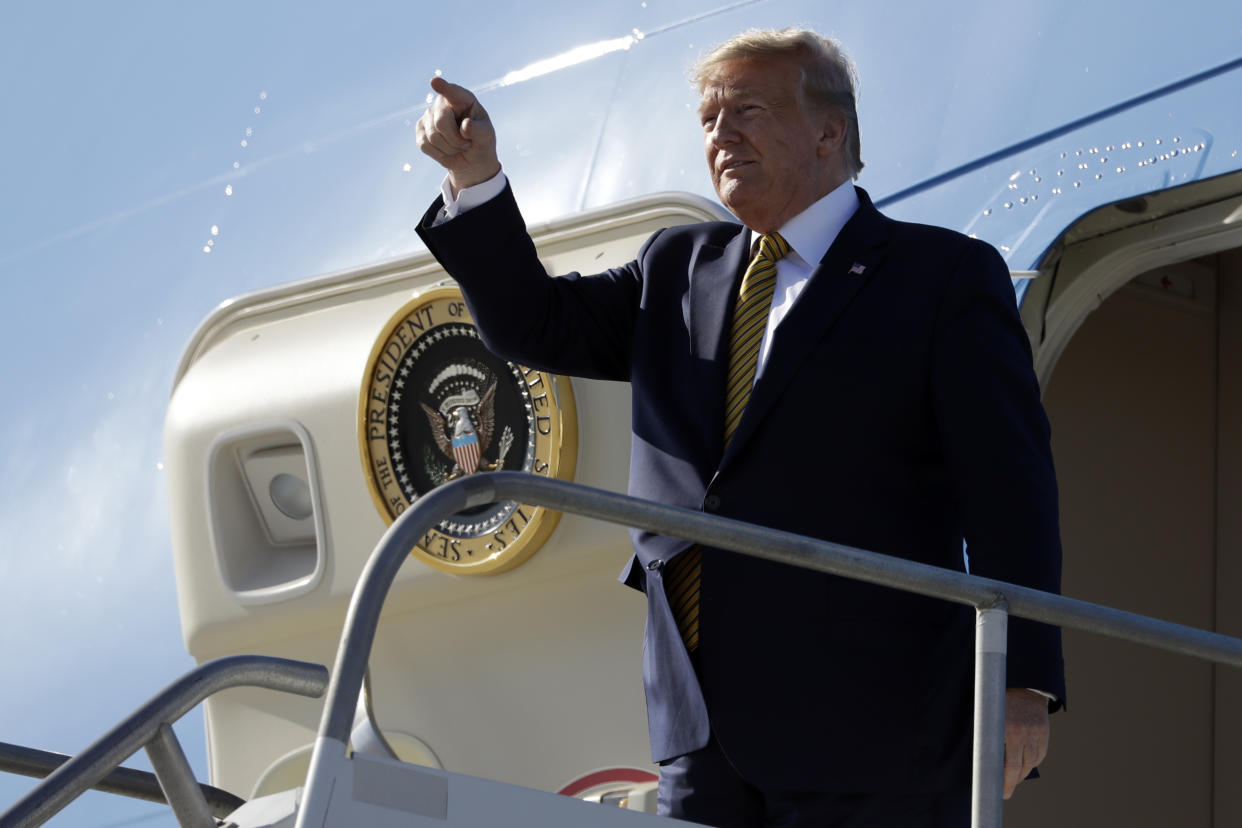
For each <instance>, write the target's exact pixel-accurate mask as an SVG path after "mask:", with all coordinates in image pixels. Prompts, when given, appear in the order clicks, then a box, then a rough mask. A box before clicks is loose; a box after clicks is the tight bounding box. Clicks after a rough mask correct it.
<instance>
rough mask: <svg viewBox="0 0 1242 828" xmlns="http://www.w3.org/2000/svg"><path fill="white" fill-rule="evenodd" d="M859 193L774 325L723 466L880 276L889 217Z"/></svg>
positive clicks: (864, 194) (865, 195)
mask: <svg viewBox="0 0 1242 828" xmlns="http://www.w3.org/2000/svg"><path fill="white" fill-rule="evenodd" d="M858 194H859V202H860V203H859V205H858V210H857V211H856V212H855V213H854V215H853V216H852V217H851V218H850V220H849V221H848V222H846V224H845V227H843V228H841V232H840V233H839V234H838V235H837V238H836V240H835V241H834V242H833V243H832V246H831V247H829V248H828V252H827V253H825V254H824V258H823V260H822V261H821V262H820V263H819V266H818V267H816V268H815V270H814V271H813V272H812V274H811V280H810V282H808V283H807V286H806V287H805V288H804V289H803V291H802V295H801V296H799V297H798V300H797V302H795V303H794V306H793V308H792V309H791V310H790V311H789V314H788V315H787V316H786V317H785V318H784V320H782V321H781V324H780V326H779V327H778V328H777V329H776V332H775V334H774V338H773V340H772V347H771V351H770V352H769V354H768V361H767V363H766V364H765V365H764V369H763V374H762V375H761V376H760V377H759V380H758V382H756V383H755V388H754V390H753V391H752V392H751V396H750V401H749V402H748V403H747V404H746V410H745V412H743V414H742V421H741V422H740V423H739V424H738V427H737V431H736V432H735V433H734V435H733V440H732V442H731V443H730V444H729V448H728V450H727V451H726V452H725V454H724V457H723V458H722V460H721V464H720V465H721V468H723V467H724V466H725V465H726V464H727V463H728V462H729V460H730V458H731V457H732V456H733V455H734V454H736V453H737V451H738V450H739V448H740V447H741V446H742V445H744V444H745V443H746V441H747V440H748V439H749V438H750V436H751V435H752V434H753V433H754V431H755V429H756V428H757V427H758V424H759V423H760V422H761V421H762V420H763V416H764V414H765V413H766V412H767V410H768V409H769V408H770V407H771V406H772V404H773V403H774V402H775V401H776V400H777V399H778V398H779V397H780V395H781V393H782V392H783V391H784V389H785V388H786V387H787V386H788V385H789V382H790V380H792V379H793V376H794V374H796V373H797V371H798V369H799V368H801V367H802V365H803V363H804V362H805V361H806V357H807V354H808V352H809V351H810V350H811V349H812V348H813V347H815V345H816V344H817V343H819V342H820V341H821V340H822V339H823V338H824V337H825V336H827V335H828V333H829V332H830V331H831V330H832V328H833V327H834V326H835V325H836V323H837V321H838V320H839V319H840V318H841V315H842V314H843V313H844V312H845V311H846V309H847V308H848V307H849V305H850V303H851V302H852V301H853V300H854V297H855V296H857V295H858V292H859V291H860V290H862V288H863V287H864V286H865V285H867V284H868V283H869V282H870V281H871V280H872V279H874V278H875V277H876V272H877V271H878V270H879V268H880V266H881V262H882V259H883V256H884V252H885V247H884V242H885V241H886V239H887V237H888V228H887V224H886V222H887V219H885V218H884V217H883V216H882V215H880V213H879V211H877V210H876V209H875V207H874V206H872V204H871V200H870V198H868V197H867V194H866V193H865V192H864V191H863V190H861V189H859V190H858ZM726 360H727V355H726Z"/></svg>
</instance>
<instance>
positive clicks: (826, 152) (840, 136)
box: [817, 106, 849, 158]
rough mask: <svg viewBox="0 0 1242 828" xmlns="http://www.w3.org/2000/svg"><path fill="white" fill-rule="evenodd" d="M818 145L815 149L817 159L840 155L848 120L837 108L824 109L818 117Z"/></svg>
mask: <svg viewBox="0 0 1242 828" xmlns="http://www.w3.org/2000/svg"><path fill="white" fill-rule="evenodd" d="M818 126H819V127H820V133H819V145H818V147H817V150H818V153H819V157H820V158H827V157H829V156H832V155H840V154H841V153H842V152H843V147H844V146H845V135H846V132H847V131H848V129H849V119H848V118H846V116H845V113H844V112H842V111H841V109H840V108H839V107H835V106H829V107H825V108H824V111H823V113H822V114H821V115H820V119H819V124H818Z"/></svg>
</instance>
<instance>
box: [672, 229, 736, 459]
mask: <svg viewBox="0 0 1242 828" xmlns="http://www.w3.org/2000/svg"><path fill="white" fill-rule="evenodd" d="M749 238H750V233H748V232H747V231H746V230H745V228H742V227H739V228H738V234H737V235H736V236H734V238H733V240H732V241H730V242H729V243H728V244H727V245H725V246H724V247H717V246H715V245H706V244H705V245H702V246H701V247H699V248H698V250H697V252H696V254H695V259H694V261H693V262H692V263H691V265H690V295H689V308H688V319H687V323H688V326H689V330H690V354H691V358H692V360H693V365H694V374H693V378H692V379H693V382H694V383H695V385H696V386H697V387H696V393H695V395H694V396H695V399H696V400H698V401H699V402H700V408H699V418H698V419H699V422H701V423H702V424H703V428H704V429H705V431H706V433H707V437H708V439H709V440H710V439H712V438H713V437H714V439H715V443H713V445H720V444H721V443H723V442H724V436H723V435H724V379H725V372H726V370H727V367H728V363H729V342H728V334H727V331H728V330H729V325H730V322H731V320H732V318H733V304H734V301H735V299H736V296H737V291H738V282H739V281H740V280H741V278H742V271H743V270H744V267H745V264H746V262H747V260H748V259H749V258H750V257H749V253H750V251H749V249H748V244H747V242H748V240H749Z"/></svg>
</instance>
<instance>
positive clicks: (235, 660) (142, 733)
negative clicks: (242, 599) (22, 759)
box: [0, 655, 328, 828]
mask: <svg viewBox="0 0 1242 828" xmlns="http://www.w3.org/2000/svg"><path fill="white" fill-rule="evenodd" d="M327 682H328V670H327V668H325V667H324V666H323V665H322V664H310V663H308V662H305V661H292V660H290V659H285V658H272V657H270V656H257V655H241V656H226V657H225V658H217V659H215V660H214V661H209V662H207V663H206V664H201V665H199V666H198V667H196V668H194V669H193V670H191V671H190V672H188V673H186V674H185V675H184V676H182V677H181V678H179V679H177V680H176V681H174V682H173V683H172V684H170V685H168V686H167V687H165V688H164V689H163V690H162V691H160V692H159V693H157V694H156V695H155V696H153V697H152V698H151V700H150V701H148V702H147V703H146V704H144V705H142V706H141V707H139V708H138V709H137V710H135V711H134V712H133V713H131V714H130V715H129V716H127V717H126V718H125V719H123V720H122V721H121V722H120V724H118V725H117V726H116V727H114V728H112V729H111V730H109V731H108V732H107V733H105V734H104V735H103V736H101V737H100V738H99V739H97V740H96V741H95V742H94V743H93V744H91V745H90V746H89V747H87V748H86V749H85V750H83V751H82V752H81V753H79V754H78V755H77V756H74V757H73V758H71V759H69V761H67V762H65V763H64V764H63V765H61V766H60V767H59V768H58V769H56V770H55V771H53V772H52V773H51V774H50V775H49V776H48V777H47V778H46V779H44V780H43V781H42V782H40V783H39V784H38V785H36V786H35V787H34V788H32V789H31V790H30V791H28V792H27V793H26V795H25V796H23V797H22V798H21V799H19V800H18V801H17V802H16V803H15V804H14V805H13V806H12V807H11V808H9V809H8V810H7V811H5V812H4V813H3V814H0V828H34V826H37V825H42V824H43V823H44V822H47V821H48V820H49V819H51V818H52V817H53V816H55V815H56V814H57V813H59V812H60V811H61V809H63V808H64V807H65V806H67V805H68V804H69V803H70V802H72V801H73V800H75V799H77V798H78V797H79V796H81V795H82V794H83V793H84V792H85V791H87V790H88V789H90V788H92V787H94V786H95V785H97V784H99V782H100V781H101V780H103V779H104V778H106V777H107V776H108V774H109V773H110V772H111V771H112V770H114V769H115V768H117V767H118V766H119V765H120V764H121V763H122V762H123V761H125V760H126V759H128V758H129V757H130V756H131V755H132V754H134V753H136V752H137V751H138V750H140V749H141V748H144V747H145V748H147V752H148V755H149V756H150V758H151V763H152V765H153V766H154V767H155V774H156V776H157V777H158V779H159V783H160V787H161V788H163V789H164V793H165V795H166V797H167V799H168V802H169V804H170V805H171V806H172V808H173V811H174V812H175V813H176V815H177V820H178V822H180V823H181V824H182V825H183V826H184V825H187V824H207V825H210V826H213V828H214V825H215V821H214V819H212V818H211V812H210V809H209V807H208V806H207V803H206V801H205V799H204V798H203V794H202V791H201V789H199V787H198V783H197V782H196V781H195V780H194V777H193V773H192V772H191V771H190V769H189V765H188V764H187V763H186V762H185V754H184V753H182V752H181V746H180V745H179V744H178V743H177V737H176V736H174V735H173V733H172V728H171V726H170V725H171V724H172V722H175V721H176V720H177V719H179V718H181V717H182V716H184V715H185V714H186V713H188V712H189V711H190V710H191V709H193V708H194V707H195V706H196V705H197V704H198V703H199V702H201V701H203V700H204V699H206V698H207V697H208V696H211V695H212V694H214V693H218V692H219V691H221V690H226V689H228V688H230V687H262V688H265V689H268V690H280V691H283V692H286V693H296V694H297V695H299V696H309V697H311V698H318V697H319V696H321V695H322V694H323V691H324V687H325V685H326V684H327ZM187 775H188V778H187ZM204 820H206V822H204Z"/></svg>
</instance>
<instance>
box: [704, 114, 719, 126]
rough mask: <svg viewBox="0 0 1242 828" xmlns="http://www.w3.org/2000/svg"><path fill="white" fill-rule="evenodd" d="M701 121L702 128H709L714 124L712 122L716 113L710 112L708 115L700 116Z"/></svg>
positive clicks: (714, 120)
mask: <svg viewBox="0 0 1242 828" xmlns="http://www.w3.org/2000/svg"><path fill="white" fill-rule="evenodd" d="M702 122H703V128H704V129H711V128H712V124H714V123H715V122H716V115H715V113H712V114H710V115H704V116H703V117H702Z"/></svg>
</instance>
